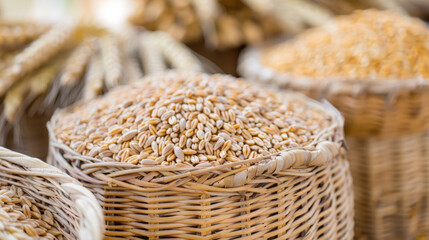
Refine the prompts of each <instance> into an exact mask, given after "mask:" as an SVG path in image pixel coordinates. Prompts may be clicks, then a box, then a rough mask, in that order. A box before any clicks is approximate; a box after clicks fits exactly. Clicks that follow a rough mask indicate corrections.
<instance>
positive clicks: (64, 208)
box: [0, 147, 104, 240]
mask: <svg viewBox="0 0 429 240" xmlns="http://www.w3.org/2000/svg"><path fill="white" fill-rule="evenodd" d="M0 181H2V182H5V183H8V184H10V185H15V186H17V187H20V188H22V190H23V191H24V193H25V194H28V195H30V196H31V197H33V198H34V199H35V200H36V202H37V203H36V204H37V207H39V208H41V209H48V210H49V211H51V212H52V214H53V215H54V218H55V220H56V221H57V222H58V226H57V228H58V230H60V231H61V232H62V234H63V237H64V239H71V240H75V239H80V240H100V239H102V237H103V233H104V222H103V216H102V210H101V208H100V205H99V204H98V202H97V200H96V199H95V197H94V195H93V194H92V193H91V192H90V191H89V190H88V189H86V188H84V187H82V185H81V184H79V183H78V182H77V181H76V180H75V179H73V178H72V177H70V176H68V175H67V174H65V173H64V172H62V171H60V170H59V169H58V168H55V167H53V166H51V165H49V164H47V163H44V162H42V161H40V160H39V159H36V158H31V157H27V156H26V155H23V154H20V153H17V152H13V151H11V150H8V149H6V148H3V147H0Z"/></svg>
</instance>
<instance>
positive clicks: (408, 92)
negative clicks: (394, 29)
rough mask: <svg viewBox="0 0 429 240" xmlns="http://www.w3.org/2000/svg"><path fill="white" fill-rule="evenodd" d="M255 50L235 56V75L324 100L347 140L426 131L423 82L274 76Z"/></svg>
mask: <svg viewBox="0 0 429 240" xmlns="http://www.w3.org/2000/svg"><path fill="white" fill-rule="evenodd" d="M269 45H270V44H267V45H266V46H261V47H254V48H248V49H247V50H245V51H244V53H243V54H242V55H241V56H240V60H239V66H238V72H239V73H240V74H241V75H242V76H244V77H245V78H246V79H250V80H252V81H254V82H256V83H258V84H263V85H271V86H275V87H280V88H284V89H292V90H296V91H300V92H303V93H305V94H307V95H309V96H311V97H313V98H316V99H320V98H326V99H327V100H328V101H329V102H331V103H332V104H333V105H334V106H335V107H336V108H338V110H340V112H341V113H342V114H343V115H344V118H345V133H346V135H347V136H353V137H367V136H384V137H386V138H388V137H395V136H402V135H404V134H412V133H419V132H423V131H426V130H428V129H429V121H428V119H429V104H428V102H429V79H410V80H381V79H377V80H375V79H338V78H327V79H311V78H307V77H293V76H291V75H289V74H287V73H280V72H277V71H275V70H274V69H271V68H270V67H267V66H265V65H263V64H262V63H261V62H260V54H261V51H262V49H264V48H265V47H268V46H269Z"/></svg>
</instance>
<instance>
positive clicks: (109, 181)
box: [48, 95, 354, 239]
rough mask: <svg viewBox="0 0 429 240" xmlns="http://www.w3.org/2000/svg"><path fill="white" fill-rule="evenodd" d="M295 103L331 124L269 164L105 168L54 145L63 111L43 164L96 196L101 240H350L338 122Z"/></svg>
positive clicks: (348, 183)
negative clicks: (101, 217) (104, 227)
mask: <svg viewBox="0 0 429 240" xmlns="http://www.w3.org/2000/svg"><path fill="white" fill-rule="evenodd" d="M294 100H295V99H294ZM296 101H305V102H306V104H307V103H308V104H311V105H313V106H314V107H317V108H319V109H323V111H324V112H327V114H329V115H330V116H332V122H333V124H332V126H330V127H329V128H327V129H325V131H324V133H323V134H321V135H320V137H319V138H318V139H317V142H314V144H312V145H311V146H308V147H305V148H294V149H290V150H288V151H284V152H281V153H278V154H277V156H276V157H275V158H268V159H263V158H255V159H248V160H244V161H240V162H235V163H229V164H225V165H220V166H217V167H212V166H211V165H210V166H196V167H179V166H158V165H139V166H136V165H131V164H127V163H120V162H103V161H100V160H98V159H94V158H90V157H86V156H82V155H79V154H78V153H76V152H74V151H73V150H72V149H71V148H69V147H68V146H66V145H64V144H62V143H61V142H59V140H57V139H56V138H55V135H54V133H53V131H52V129H53V128H54V127H55V125H56V123H57V121H58V119H60V118H61V114H62V111H68V109H64V110H62V111H57V112H56V113H55V114H54V116H53V118H52V119H51V121H50V123H49V124H48V129H49V131H50V156H49V158H48V161H49V162H51V163H53V164H55V165H57V166H59V167H60V168H62V169H65V170H66V171H67V172H68V173H69V174H71V175H72V176H73V177H75V178H77V179H79V181H81V182H82V183H83V185H84V186H86V187H88V188H89V189H90V190H91V191H92V192H93V193H94V194H95V195H96V197H97V199H98V200H99V201H100V203H101V204H102V207H103V208H104V213H105V220H106V225H107V231H106V239H142V238H144V239H352V238H353V227H354V224H353V214H354V213H353V189H352V179H351V174H350V171H349V163H348V161H347V160H346V158H345V150H344V147H343V120H342V117H341V116H340V114H339V113H338V112H337V111H336V110H335V109H334V108H333V107H332V106H330V105H328V104H325V105H322V104H320V103H319V102H316V101H313V100H311V99H308V98H305V97H304V96H302V95H296ZM265 158H266V157H265Z"/></svg>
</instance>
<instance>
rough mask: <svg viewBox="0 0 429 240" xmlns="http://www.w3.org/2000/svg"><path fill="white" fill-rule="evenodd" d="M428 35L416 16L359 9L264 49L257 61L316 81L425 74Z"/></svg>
mask: <svg viewBox="0 0 429 240" xmlns="http://www.w3.org/2000/svg"><path fill="white" fill-rule="evenodd" d="M428 38H429V30H428V28H427V26H426V25H425V24H424V22H422V21H420V20H418V19H417V18H412V17H407V16H402V15H399V14H396V13H392V12H388V11H377V10H364V11H362V10H359V11H356V12H355V13H354V14H352V15H347V16H339V17H337V18H335V19H334V20H333V21H332V22H330V23H327V24H326V25H324V26H320V27H318V28H313V29H310V30H307V31H306V32H303V33H301V34H299V35H298V36H297V37H296V38H295V39H292V40H290V41H287V42H284V43H280V44H278V45H275V46H273V47H271V48H268V49H266V50H264V51H263V53H262V56H261V62H262V64H264V65H265V66H268V67H270V68H273V69H275V70H277V71H279V72H286V73H288V74H291V75H292V76H306V77H311V78H312V79H316V80H317V79H324V78H327V77H338V78H340V79H371V80H377V79H404V80H407V79H413V78H419V77H420V78H429V47H428V45H427V39H428ZM413 66H421V67H413Z"/></svg>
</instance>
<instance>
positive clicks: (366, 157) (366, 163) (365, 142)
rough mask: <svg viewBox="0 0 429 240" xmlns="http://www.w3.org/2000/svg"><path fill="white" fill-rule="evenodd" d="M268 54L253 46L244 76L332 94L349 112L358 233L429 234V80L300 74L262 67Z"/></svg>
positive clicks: (245, 58)
mask: <svg viewBox="0 0 429 240" xmlns="http://www.w3.org/2000/svg"><path fill="white" fill-rule="evenodd" d="M262 48H263V47H262ZM260 52H261V48H259V49H257V48H253V49H248V50H247V51H245V53H244V54H243V55H242V56H241V57H240V58H241V59H240V64H239V72H240V73H241V74H242V75H244V76H245V77H247V78H248V79H251V80H252V81H255V82H257V83H258V84H263V85H270V86H273V87H276V88H288V89H293V90H297V91H301V92H304V93H306V94H307V95H309V96H311V97H313V98H326V99H327V100H329V101H330V102H331V103H332V104H333V105H334V106H335V107H337V108H338V109H339V110H340V112H341V113H342V114H343V115H344V117H345V133H346V136H347V138H348V139H347V141H348V146H349V148H350V152H349V153H348V158H349V160H350V161H351V171H352V175H353V177H354V186H355V207H356V209H355V211H356V226H357V234H358V235H363V236H365V237H366V238H369V239H392V238H393V237H403V239H414V238H415V237H417V236H419V235H421V234H423V233H425V234H429V224H428V219H429V209H428V206H429V195H428V192H429V181H428V179H429V169H428V163H429V154H428V149H429V138H428V137H427V132H428V131H429V121H428V119H429V104H428V103H429V79H414V80H409V81H403V80H402V81H401V80H390V81H389V80H377V81H374V80H372V81H371V80H369V79H367V80H356V79H355V80H344V79H343V80H342V79H324V80H315V79H309V78H305V77H300V78H293V77H291V76H290V75H288V74H286V73H279V72H276V71H274V70H273V69H270V68H269V67H266V66H264V65H262V63H261V62H260ZM425 132H426V134H424V133H425ZM428 236H429V235H428Z"/></svg>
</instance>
